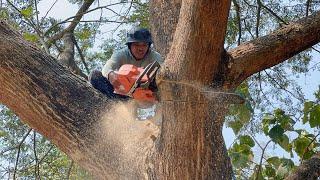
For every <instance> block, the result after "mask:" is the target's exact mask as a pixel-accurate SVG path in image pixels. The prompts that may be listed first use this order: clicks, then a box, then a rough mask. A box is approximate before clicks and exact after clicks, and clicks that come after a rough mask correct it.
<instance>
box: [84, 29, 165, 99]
mask: <svg viewBox="0 0 320 180" xmlns="http://www.w3.org/2000/svg"><path fill="white" fill-rule="evenodd" d="M151 44H152V37H151V33H150V31H149V30H148V29H145V28H141V27H133V28H132V29H131V30H130V31H129V32H128V33H127V42H126V45H127V47H126V48H123V49H121V50H119V51H117V52H114V53H113V55H112V56H111V58H110V59H109V60H108V61H107V63H106V64H105V65H104V67H103V69H102V72H100V71H98V70H94V71H92V72H91V74H90V76H89V81H90V83H91V84H92V86H93V87H94V88H96V89H98V90H99V91H101V92H102V93H104V94H106V95H107V96H108V97H110V98H120V99H126V98H127V97H125V96H122V95H118V94H114V93H113V91H114V87H118V86H120V85H121V82H120V81H119V80H118V75H117V74H116V73H115V72H114V71H116V70H118V69H119V68H120V67H121V66H122V65H124V64H132V65H135V66H137V67H142V68H145V67H146V66H147V65H148V64H150V63H152V62H154V61H157V62H159V63H160V64H161V63H162V62H163V59H162V57H161V55H160V54H159V53H158V52H156V51H155V50H153V49H152V48H151ZM151 90H155V88H154V85H152V87H151Z"/></svg>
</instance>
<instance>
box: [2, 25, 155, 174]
mask: <svg viewBox="0 0 320 180" xmlns="http://www.w3.org/2000/svg"><path fill="white" fill-rule="evenodd" d="M0 82H1V86H0V103H3V104H4V105H6V106H7V107H9V108H10V109H11V110H13V111H14V112H15V113H16V114H17V115H18V116H19V117H20V118H21V119H22V120H23V121H24V122H26V123H27V124H28V125H29V126H31V127H32V128H34V129H35V130H37V131H38V132H39V133H41V134H42V135H44V136H46V137H47V138H48V139H50V140H51V141H52V142H53V143H54V144H55V145H56V146H57V147H59V149H61V150H62V151H64V152H65V153H66V154H67V155H68V156H69V157H71V158H72V159H73V160H74V161H75V162H77V163H78V164H80V165H81V166H82V167H84V168H85V169H86V170H88V171H89V172H91V173H92V174H93V175H95V176H98V177H100V178H101V179H141V178H142V177H143V176H144V174H143V173H142V172H145V171H146V165H145V158H146V156H147V155H148V153H149V151H151V149H152V146H153V139H154V137H156V136H157V134H155V133H154V132H155V131H157V128H156V127H154V126H152V125H148V126H147V124H148V122H141V123H137V122H136V121H134V120H133V117H132V116H131V113H130V112H131V111H130V108H132V107H130V106H129V107H127V106H125V105H122V104H121V103H120V104H116V103H115V102H113V101H110V100H108V99H107V98H105V97H104V96H103V95H102V94H101V93H98V92H97V91H95V90H94V89H93V88H92V87H91V86H89V84H88V83H87V82H86V81H83V80H82V79H80V78H79V77H78V76H75V75H74V74H72V73H70V71H67V70H66V69H65V68H64V67H63V66H62V65H60V64H59V63H57V60H55V59H54V58H52V57H50V56H48V55H47V54H46V53H44V52H42V51H41V50H39V49H38V48H36V47H35V46H33V45H32V44H30V43H28V42H26V41H25V40H24V39H23V37H22V36H20V35H18V34H17V33H15V31H13V30H11V29H10V28H9V27H8V25H6V24H5V23H3V22H1V23H0ZM151 135H152V137H153V139H152V138H150V136H151ZM40 162H41V160H40V161H39V163H40Z"/></svg>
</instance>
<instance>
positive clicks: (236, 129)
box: [227, 121, 243, 134]
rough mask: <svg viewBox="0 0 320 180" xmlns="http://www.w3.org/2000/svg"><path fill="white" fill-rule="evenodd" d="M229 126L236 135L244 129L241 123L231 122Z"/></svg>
mask: <svg viewBox="0 0 320 180" xmlns="http://www.w3.org/2000/svg"><path fill="white" fill-rule="evenodd" d="M227 126H228V127H231V128H232V130H233V132H234V134H238V133H239V132H240V130H241V128H242V127H243V124H242V123H241V122H240V121H229V122H228V123H227Z"/></svg>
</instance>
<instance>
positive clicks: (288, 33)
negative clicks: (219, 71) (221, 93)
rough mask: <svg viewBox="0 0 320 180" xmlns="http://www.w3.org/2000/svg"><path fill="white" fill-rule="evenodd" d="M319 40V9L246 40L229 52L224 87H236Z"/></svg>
mask: <svg viewBox="0 0 320 180" xmlns="http://www.w3.org/2000/svg"><path fill="white" fill-rule="evenodd" d="M319 41H320V12H317V13H314V14H313V15H310V16H308V17H305V18H302V19H300V20H299V21H297V22H294V23H291V24H289V25H286V26H284V27H282V28H280V29H278V30H276V31H274V32H273V33H271V34H269V35H266V36H263V37H260V38H257V39H255V40H252V41H249V42H246V43H243V44H241V45H240V46H238V47H236V48H234V49H231V50H230V51H229V52H228V53H229V55H230V58H231V60H230V62H229V65H228V68H229V72H228V74H227V80H226V81H225V83H224V86H226V87H236V86H238V85H239V84H240V83H241V82H242V81H243V80H245V79H246V78H247V77H249V76H250V75H252V74H254V73H257V72H259V71H262V70H264V69H267V68H269V67H272V66H274V65H276V64H279V63H281V62H283V61H285V60H286V59H288V58H290V57H292V56H294V55H295V54H297V53H299V52H301V51H303V50H305V49H307V48H310V47H312V46H313V45H315V44H317V43H318V42H319ZM270 52H272V53H270Z"/></svg>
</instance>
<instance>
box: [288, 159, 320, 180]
mask: <svg viewBox="0 0 320 180" xmlns="http://www.w3.org/2000/svg"><path fill="white" fill-rule="evenodd" d="M318 177H320V153H318V154H316V155H314V156H313V157H312V158H311V159H309V160H306V161H305V162H303V163H302V164H301V165H300V166H299V167H298V168H297V169H296V170H295V171H294V172H293V173H291V175H290V176H289V177H287V178H286V180H299V179H317V178H318Z"/></svg>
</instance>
